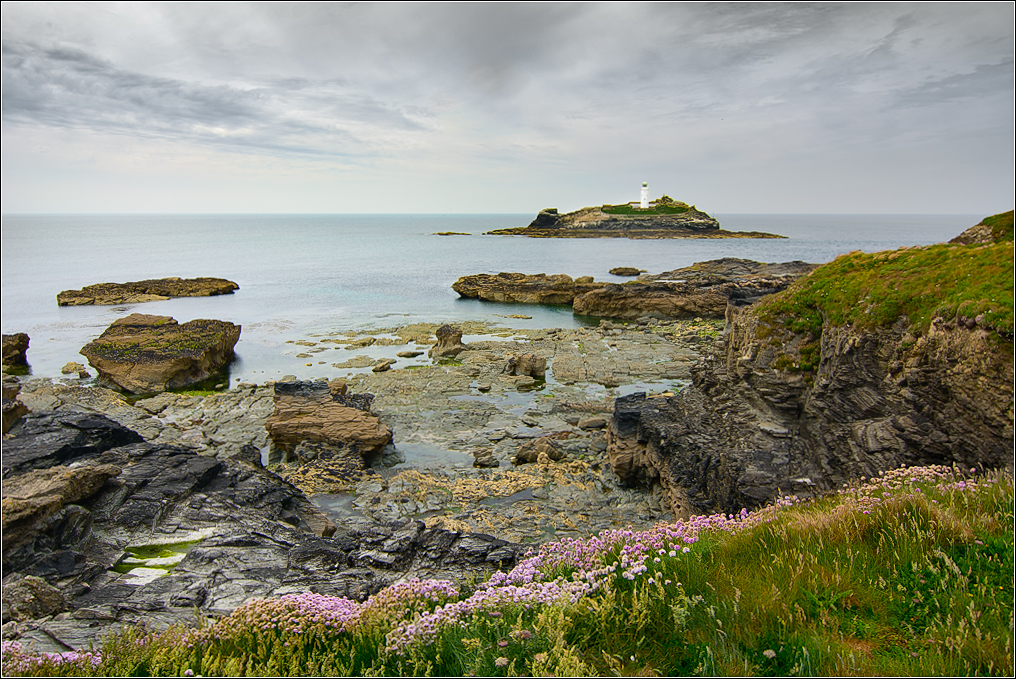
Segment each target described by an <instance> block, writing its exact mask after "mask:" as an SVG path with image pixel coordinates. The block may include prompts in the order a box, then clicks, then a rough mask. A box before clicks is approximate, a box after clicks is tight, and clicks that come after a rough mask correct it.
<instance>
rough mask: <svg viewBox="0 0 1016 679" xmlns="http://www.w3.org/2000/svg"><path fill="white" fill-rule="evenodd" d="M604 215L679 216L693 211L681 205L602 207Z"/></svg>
mask: <svg viewBox="0 0 1016 679" xmlns="http://www.w3.org/2000/svg"><path fill="white" fill-rule="evenodd" d="M600 209H601V210H602V211H603V212H604V213H606V214H608V215H636V216H640V217H641V216H653V215H680V214H684V213H685V212H688V211H689V210H693V209H694V208H691V207H688V206H681V205H657V206H655V207H650V208H646V209H642V208H640V207H635V206H633V205H604V206H603V207H602V208H600Z"/></svg>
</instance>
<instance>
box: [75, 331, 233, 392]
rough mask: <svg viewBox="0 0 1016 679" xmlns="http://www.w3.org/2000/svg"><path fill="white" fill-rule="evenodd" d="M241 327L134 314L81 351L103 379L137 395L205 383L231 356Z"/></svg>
mask: <svg viewBox="0 0 1016 679" xmlns="http://www.w3.org/2000/svg"><path fill="white" fill-rule="evenodd" d="M239 339H240V326H239V325H234V324H232V323H229V322H227V321H214V320H205V319H200V320H193V321H188V322H187V323H183V324H178V323H177V322H176V320H175V319H173V318H171V317H169V316H151V315H146V314H131V315H130V316H126V317H124V318H120V319H117V320H116V321H114V322H113V324H112V325H110V326H109V327H108V328H106V330H105V331H104V332H103V333H102V334H101V335H99V337H98V339H96V340H95V341H93V342H91V343H89V344H87V345H85V346H84V347H83V348H82V349H81V355H83V356H84V357H85V358H87V359H88V362H89V363H90V364H91V365H92V367H93V368H95V369H96V370H97V371H98V372H99V376H100V378H101V380H102V381H105V382H107V383H110V384H113V385H115V386H116V387H117V388H120V389H123V390H125V391H129V392H131V393H135V394H151V393H156V392H160V391H165V390H166V389H179V388H182V387H186V386H189V385H192V384H196V383H198V382H202V381H204V380H206V379H208V378H209V377H211V376H212V375H214V374H215V373H217V372H218V371H219V370H221V369H222V368H223V367H225V366H226V365H227V364H228V363H229V362H230V361H232V360H233V347H234V346H236V343H237V341H238V340H239Z"/></svg>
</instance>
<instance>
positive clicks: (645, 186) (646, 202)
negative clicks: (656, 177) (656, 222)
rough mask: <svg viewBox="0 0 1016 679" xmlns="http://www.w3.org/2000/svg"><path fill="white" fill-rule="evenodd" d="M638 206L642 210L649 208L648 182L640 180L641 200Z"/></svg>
mask: <svg viewBox="0 0 1016 679" xmlns="http://www.w3.org/2000/svg"><path fill="white" fill-rule="evenodd" d="M639 207H641V208H642V209H643V210H648V209H649V182H642V201H641V204H640V205H639Z"/></svg>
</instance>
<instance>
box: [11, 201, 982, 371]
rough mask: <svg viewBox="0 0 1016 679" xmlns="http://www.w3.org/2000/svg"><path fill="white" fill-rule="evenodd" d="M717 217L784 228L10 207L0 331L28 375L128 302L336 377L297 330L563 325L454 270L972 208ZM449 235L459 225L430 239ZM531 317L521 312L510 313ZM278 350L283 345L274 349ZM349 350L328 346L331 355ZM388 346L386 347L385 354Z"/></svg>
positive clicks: (964, 220) (883, 223) (860, 232)
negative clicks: (98, 299)
mask: <svg viewBox="0 0 1016 679" xmlns="http://www.w3.org/2000/svg"><path fill="white" fill-rule="evenodd" d="M716 217H717V219H719V221H720V223H721V224H722V225H723V227H724V228H725V229H728V230H732V231H749V230H754V231H768V232H771V233H779V234H782V235H785V236H788V237H789V238H787V239H785V240H741V239H731V240H659V241H644V240H643V241H628V240H621V239H602V240H600V239H589V240H580V239H562V240H548V239H529V238H522V237H503V236H483V235H481V234H482V233H483V232H485V231H490V230H491V229H498V228H506V227H512V226H525V225H526V224H527V223H528V222H529V221H530V220H531V219H532V215H7V216H4V217H3V218H2V225H3V290H2V302H3V304H2V309H3V312H2V315H3V332H4V333H13V332H27V333H28V334H29V335H30V336H31V347H30V349H29V352H28V357H29V362H30V363H31V367H32V372H33V374H36V375H44V376H53V375H57V374H59V370H60V368H61V367H62V366H63V365H64V364H65V363H67V362H68V361H79V362H84V360H83V357H81V356H80V355H79V354H78V350H79V349H80V348H81V347H82V346H84V345H85V344H86V343H87V342H88V341H90V340H91V339H93V338H94V337H96V336H97V335H99V334H100V333H101V332H102V331H103V330H104V329H105V328H106V327H107V326H108V325H109V324H110V323H111V322H112V321H113V320H115V319H116V318H119V317H122V316H124V315H126V314H128V313H132V312H142V313H150V314H165V315H170V316H173V317H174V318H176V319H177V320H178V321H180V322H181V323H182V322H184V321H188V320H191V319H194V318H217V319H222V320H227V321H232V322H233V323H239V324H241V325H242V326H243V331H242V335H241V337H240V342H239V343H238V344H237V346H236V353H237V357H238V360H237V361H236V362H235V363H234V365H233V366H232V368H231V380H232V381H233V382H234V383H235V381H236V378H240V379H243V380H250V381H258V382H262V381H264V380H265V379H271V378H273V377H277V376H279V375H280V374H295V375H298V376H300V377H304V378H307V377H319V376H323V377H332V376H335V375H338V374H342V373H341V371H338V370H336V369H333V368H331V367H330V366H325V365H319V364H317V360H318V359H317V358H315V361H314V365H313V366H310V367H308V366H306V365H305V363H306V362H307V361H306V360H302V359H296V358H295V353H296V352H294V351H292V349H293V345H291V344H286V340H298V339H302V338H306V337H307V336H308V335H311V334H314V333H322V332H332V331H337V330H346V329H366V328H377V327H390V326H395V325H404V324H406V323H412V322H417V321H429V322H454V321H461V320H481V321H488V322H491V323H500V324H502V325H506V326H509V327H575V326H577V325H580V324H581V323H582V322H583V319H579V318H575V317H573V316H572V314H571V310H570V308H566V307H560V308H557V307H534V306H519V305H501V304H492V303H485V302H479V301H475V300H462V299H459V298H458V295H456V293H455V292H454V291H453V290H452V289H451V284H452V283H453V282H454V281H455V280H456V279H457V278H459V277H460V276H464V275H468V274H474V273H497V272H499V271H519V272H523V273H541V272H542V273H548V274H552V273H566V274H569V275H571V276H583V275H591V276H595V277H596V279H597V280H604V281H621V280H626V279H621V278H617V277H615V276H611V275H610V274H608V273H607V272H608V270H609V269H611V268H613V267H615V266H635V267H638V268H640V269H646V270H648V271H649V272H650V273H658V272H660V271H667V270H670V269H675V268H678V267H682V266H687V265H689V264H692V263H694V262H697V261H703V260H708V259H716V258H719V257H745V258H748V259H755V260H758V261H766V262H783V261H790V260H795V259H799V260H805V261H809V262H827V261H830V260H832V259H833V258H835V257H836V256H837V255H839V254H842V253H844V252H849V251H851V250H864V251H867V252H873V251H877V250H886V249H894V248H898V247H901V246H908V245H924V244H929V243H936V242H941V241H944V240H948V239H949V238H952V237H953V236H955V235H957V234H959V233H960V232H961V231H963V230H964V229H966V228H967V227H969V226H970V225H972V224H975V223H977V222H978V221H980V219H981V216H979V215H744V214H741V215H722V214H720V215H716ZM438 231H460V232H466V233H470V234H473V235H471V236H436V235H433V234H434V233H435V232H438ZM165 276H180V277H184V278H191V277H196V276H216V277H221V278H228V279H230V280H233V281H236V282H237V283H238V284H239V285H240V290H239V291H237V293H235V294H233V295H228V296H223V297H210V298H193V299H174V300H168V301H165V302H151V303H148V304H140V305H132V306H121V307H58V306H57V304H56V294H57V293H58V292H60V291H61V290H67V289H74V288H81V287H83V286H85V285H90V284H93V283H101V282H110V281H112V282H124V281H131V280H141V279H145V278H162V277H165ZM519 313H523V314H527V315H531V316H532V317H533V318H532V319H531V320H520V319H506V318H502V317H500V316H499V314H500V315H507V314H519ZM287 351H288V352H289V354H286V352H287ZM355 353H363V352H349V353H348V354H343V355H341V356H340V355H339V352H334V353H332V354H329V356H328V359H329V362H331V361H341V360H344V359H345V358H349V357H351V356H353V355H354V354H355ZM392 353H394V352H392Z"/></svg>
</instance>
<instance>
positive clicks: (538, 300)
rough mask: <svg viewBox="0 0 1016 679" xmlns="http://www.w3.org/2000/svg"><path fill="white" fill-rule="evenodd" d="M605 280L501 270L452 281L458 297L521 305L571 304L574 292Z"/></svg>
mask: <svg viewBox="0 0 1016 679" xmlns="http://www.w3.org/2000/svg"><path fill="white" fill-rule="evenodd" d="M604 285H606V283H595V282H593V279H592V277H590V276H582V277H580V278H579V279H578V280H575V279H573V278H572V277H571V276H568V275H567V274H554V275H550V276H548V275H547V274H542V273H539V274H524V273H509V272H502V273H499V274H496V275H491V274H485V273H483V274H476V275H474V276H463V277H461V278H459V279H458V280H457V281H455V282H454V283H452V290H454V291H455V292H457V293H459V296H460V297H466V298H471V299H482V300H484V301H487V302H516V303H521V304H571V303H572V302H574V301H575V297H576V296H577V295H581V294H583V293H586V292H589V291H591V290H596V289H598V288H602V287H603V286H604Z"/></svg>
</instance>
